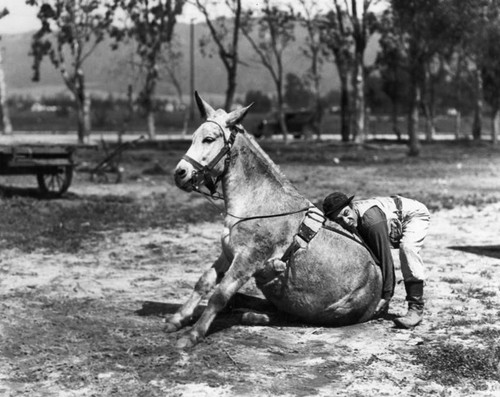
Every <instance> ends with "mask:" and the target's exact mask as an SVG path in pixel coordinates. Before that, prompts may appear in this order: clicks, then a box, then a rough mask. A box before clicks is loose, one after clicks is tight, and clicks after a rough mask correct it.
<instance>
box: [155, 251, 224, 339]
mask: <svg viewBox="0 0 500 397" xmlns="http://www.w3.org/2000/svg"><path fill="white" fill-rule="evenodd" d="M228 266H229V263H228V261H227V259H226V257H225V256H224V254H223V253H222V254H221V255H220V256H219V258H218V259H217V260H216V261H215V262H214V264H213V265H212V267H211V268H210V269H208V270H207V271H206V272H205V273H203V275H202V276H201V277H200V279H199V280H198V282H197V283H196V285H195V287H194V290H193V293H192V294H191V296H190V297H189V299H188V300H187V301H186V303H184V304H183V305H182V306H181V307H180V308H179V309H178V310H177V312H176V313H175V314H174V315H172V317H170V318H169V319H168V320H166V323H167V324H166V326H165V331H166V332H175V331H177V330H179V329H180V328H182V327H184V326H185V325H186V324H187V323H188V322H189V321H190V319H191V317H192V315H193V313H194V311H195V309H196V307H197V306H198V304H199V303H200V301H201V300H202V299H203V298H204V297H205V296H206V295H207V294H208V293H209V292H210V291H211V290H212V289H213V287H214V286H215V285H216V284H217V283H219V282H220V280H221V275H222V274H224V272H225V271H226V270H227V268H228Z"/></svg>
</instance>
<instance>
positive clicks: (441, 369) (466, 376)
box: [413, 340, 500, 386]
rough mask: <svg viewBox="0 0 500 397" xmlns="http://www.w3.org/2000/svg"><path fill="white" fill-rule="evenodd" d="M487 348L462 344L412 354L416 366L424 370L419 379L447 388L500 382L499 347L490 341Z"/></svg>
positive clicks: (423, 347)
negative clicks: (483, 382) (488, 381)
mask: <svg viewBox="0 0 500 397" xmlns="http://www.w3.org/2000/svg"><path fill="white" fill-rule="evenodd" d="M488 344H489V346H488V347H486V348H471V347H466V346H463V345H460V344H449V343H445V344H442V345H438V346H436V345H433V346H422V347H419V348H417V349H415V350H414V351H413V354H414V355H415V358H416V360H415V361H416V362H417V363H418V364H420V365H422V367H423V368H424V372H423V373H422V374H421V375H420V377H421V378H422V379H424V380H430V381H434V382H437V383H439V384H441V385H444V386H456V385H457V384H461V383H463V382H464V381H474V382H478V381H479V382H480V381H486V380H497V381H498V380H500V374H499V368H498V366H499V363H500V346H498V345H497V344H495V343H494V341H493V340H491V341H489V343H488Z"/></svg>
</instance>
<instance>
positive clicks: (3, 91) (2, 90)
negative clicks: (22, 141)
mask: <svg viewBox="0 0 500 397" xmlns="http://www.w3.org/2000/svg"><path fill="white" fill-rule="evenodd" d="M0 113H1V115H2V126H3V133H4V134H12V123H11V121H10V116H9V107H8V105H7V85H6V84H5V74H4V71H3V58H2V50H1V49H0Z"/></svg>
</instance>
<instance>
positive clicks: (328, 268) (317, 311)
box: [165, 93, 382, 348]
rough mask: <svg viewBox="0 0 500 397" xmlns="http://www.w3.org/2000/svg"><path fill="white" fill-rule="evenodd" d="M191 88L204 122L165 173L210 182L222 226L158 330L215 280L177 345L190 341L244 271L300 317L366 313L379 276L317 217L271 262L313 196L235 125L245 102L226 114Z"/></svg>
mask: <svg viewBox="0 0 500 397" xmlns="http://www.w3.org/2000/svg"><path fill="white" fill-rule="evenodd" d="M195 97H196V102H197V105H198V108H199V110H200V113H201V116H202V118H203V119H204V120H205V121H204V122H203V123H202V124H201V125H200V127H199V128H198V129H197V130H196V131H195V132H194V134H193V137H192V143H191V146H190V148H189V149H188V151H187V152H186V154H185V156H184V157H183V158H182V160H180V162H179V163H178V164H177V166H176V168H175V170H174V179H175V183H176V185H177V186H178V187H179V188H180V189H182V190H184V191H186V192H191V191H193V190H195V191H200V187H201V186H203V185H205V186H206V187H207V188H208V189H209V190H210V191H211V193H212V194H214V195H215V194H216V189H217V186H218V185H219V184H220V188H221V189H222V195H223V199H224V204H225V218H224V223H225V227H224V231H223V235H222V246H221V252H220V255H219V257H218V258H217V259H216V260H215V262H214V263H213V264H212V266H211V267H210V268H209V269H208V270H206V271H205V273H204V274H203V275H202V276H201V278H200V279H199V281H198V282H197V284H196V286H195V288H194V290H193V292H192V294H191V296H190V297H189V299H188V300H187V301H186V302H185V303H184V304H183V305H182V306H181V307H180V308H179V310H178V311H177V312H176V313H175V314H173V315H172V316H171V317H170V318H169V319H168V320H166V321H167V324H166V328H165V330H166V331H167V332H174V331H177V330H179V329H181V328H182V327H184V326H186V325H187V324H188V323H189V321H190V320H191V318H192V316H193V313H194V311H195V309H196V307H197V306H198V304H199V303H200V301H201V299H203V298H204V297H205V296H206V295H207V294H208V293H209V292H210V291H211V290H212V289H214V287H215V289H214V291H213V293H212V295H211V297H210V299H209V300H208V304H207V307H206V308H205V310H204V311H203V313H202V314H201V317H200V318H199V319H198V320H197V322H196V323H195V324H194V325H193V327H192V328H191V329H189V331H188V332H186V333H185V334H184V335H183V336H182V337H180V338H179V339H178V341H177V346H178V347H181V348H183V347H190V346H193V345H194V344H196V343H197V342H199V341H200V339H202V338H203V337H204V336H205V334H206V332H207V331H208V329H209V326H210V324H211V323H212V321H213V320H214V318H215V316H216V315H217V314H218V313H219V312H221V311H222V310H223V309H224V307H225V306H226V305H227V304H228V302H229V301H230V299H231V298H232V297H233V296H234V295H235V294H236V293H237V291H238V290H239V289H240V288H241V287H242V286H243V285H244V284H245V283H246V282H247V281H248V280H249V279H250V278H252V277H254V278H255V281H256V285H257V287H258V288H259V289H260V290H261V291H262V293H263V295H264V296H265V298H266V299H267V300H268V301H269V302H271V303H272V304H273V305H274V306H275V307H276V308H277V309H278V311H281V312H284V313H288V314H290V315H293V316H294V317H295V318H298V319H299V320H300V321H303V322H304V323H308V324H315V325H321V326H342V325H348V324H354V323H360V322H365V321H367V320H369V319H371V318H372V317H373V315H374V313H375V308H376V306H377V303H378V302H379V300H380V297H381V291H382V275H381V271H380V268H379V267H378V265H376V263H375V261H374V259H373V258H372V256H371V254H370V253H369V251H368V250H367V249H366V247H365V246H363V245H362V244H361V243H360V242H359V241H358V240H357V239H356V237H355V236H354V235H352V234H350V233H348V232H347V231H345V230H344V229H342V227H341V226H339V225H337V224H335V223H333V222H330V221H328V220H326V221H325V224H324V225H323V227H321V228H320V229H319V230H318V231H317V233H316V235H315V236H314V238H312V240H311V241H310V242H309V243H308V244H307V245H306V246H305V247H304V246H303V247H300V248H299V249H298V250H297V249H296V250H295V251H294V252H293V253H292V254H291V256H290V258H289V259H288V260H287V262H286V263H283V262H282V261H280V259H281V258H282V257H283V255H284V253H285V252H287V250H288V249H289V247H290V246H291V242H292V241H293V239H294V236H295V235H296V233H297V230H298V228H299V227H300V225H301V224H302V222H303V220H304V216H305V213H306V211H309V210H310V209H314V205H313V204H312V202H311V201H309V200H308V199H307V198H305V197H304V196H303V195H301V194H300V193H299V192H298V190H297V189H296V188H295V187H294V186H293V185H292V184H291V183H290V181H289V180H288V179H287V178H286V177H285V176H284V174H283V173H282V172H281V171H280V169H279V168H278V167H277V165H276V164H275V163H273V161H272V160H271V159H270V158H269V156H268V155H267V154H266V153H265V152H264V151H263V150H262V149H261V147H260V146H259V145H258V143H257V142H256V140H255V139H254V138H253V137H252V136H251V135H250V134H249V133H247V132H246V131H245V129H244V128H243V127H242V125H241V122H242V120H243V118H244V117H245V115H246V114H247V112H248V110H249V108H250V106H248V107H245V108H242V109H238V110H234V111H232V112H230V113H226V112H225V111H224V110H222V109H218V110H214V108H212V107H211V106H210V105H209V104H208V103H207V102H205V101H204V100H203V99H202V98H201V97H199V95H198V94H197V93H195ZM315 211H316V213H318V212H319V213H321V211H319V210H317V209H316V210H315ZM323 220H324V219H323ZM280 264H281V267H280ZM283 265H285V266H284V267H283Z"/></svg>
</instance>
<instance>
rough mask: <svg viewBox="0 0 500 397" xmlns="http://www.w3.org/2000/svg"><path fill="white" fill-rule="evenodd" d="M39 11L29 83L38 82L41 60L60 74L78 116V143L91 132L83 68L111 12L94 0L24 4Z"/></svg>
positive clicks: (28, 0) (33, 0) (103, 33)
mask: <svg viewBox="0 0 500 397" xmlns="http://www.w3.org/2000/svg"><path fill="white" fill-rule="evenodd" d="M26 3H27V4H28V5H31V6H34V7H39V12H38V19H39V20H40V21H41V23H42V27H41V28H40V30H39V31H38V32H36V33H35V34H34V35H33V39H32V43H31V53H30V55H31V56H33V80H34V81H39V79H40V67H41V64H42V61H43V59H44V58H46V57H47V58H48V59H49V60H50V62H51V63H52V65H53V66H54V67H55V68H56V69H57V70H58V71H59V72H60V73H61V76H62V78H63V81H64V83H65V85H66V87H67V88H68V89H69V90H70V92H71V93H72V95H73V97H74V100H75V103H76V109H77V116H78V140H79V142H84V141H85V139H86V138H87V137H88V135H89V133H90V130H91V123H90V97H89V96H88V93H87V89H86V85H85V76H84V72H83V65H84V63H85V61H86V60H87V59H88V58H89V57H90V55H91V54H92V52H93V51H94V50H95V49H96V47H97V46H98V45H99V43H101V42H102V41H103V39H104V37H105V36H106V34H107V31H108V28H109V26H110V25H111V22H112V19H113V11H114V9H113V8H112V7H111V8H103V5H102V4H101V2H99V1H96V0H51V1H49V0H26Z"/></svg>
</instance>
